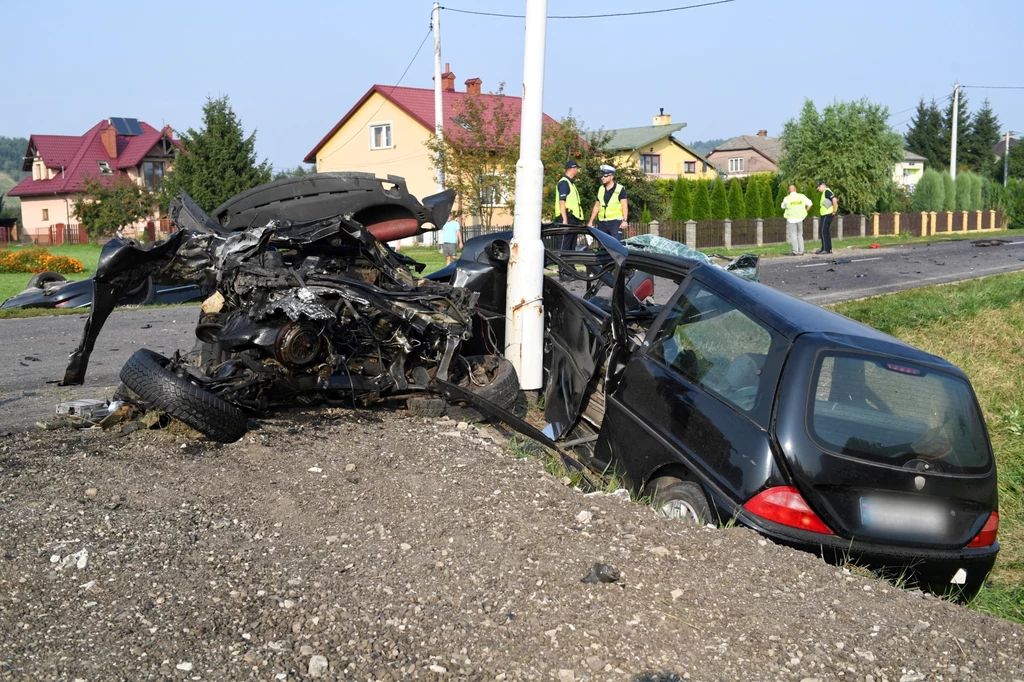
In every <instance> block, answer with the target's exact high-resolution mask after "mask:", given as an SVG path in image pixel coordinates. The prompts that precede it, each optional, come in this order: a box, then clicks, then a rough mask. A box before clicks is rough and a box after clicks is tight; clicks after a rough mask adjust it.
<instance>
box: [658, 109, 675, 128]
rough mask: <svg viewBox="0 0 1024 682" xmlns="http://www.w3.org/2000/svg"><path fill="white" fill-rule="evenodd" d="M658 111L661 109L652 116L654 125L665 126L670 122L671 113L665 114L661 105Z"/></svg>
mask: <svg viewBox="0 0 1024 682" xmlns="http://www.w3.org/2000/svg"><path fill="white" fill-rule="evenodd" d="M659 111H661V113H660V114H658V115H657V116H655V117H654V125H656V126H667V125H669V124H670V123H672V114H666V113H665V107H661V109H660V110H659Z"/></svg>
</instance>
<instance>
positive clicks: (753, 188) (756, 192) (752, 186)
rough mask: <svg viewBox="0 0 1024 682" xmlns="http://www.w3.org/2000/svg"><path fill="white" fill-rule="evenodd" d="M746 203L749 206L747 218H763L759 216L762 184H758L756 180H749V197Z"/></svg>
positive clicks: (746, 198)
mask: <svg viewBox="0 0 1024 682" xmlns="http://www.w3.org/2000/svg"><path fill="white" fill-rule="evenodd" d="M755 177H756V176H755ZM733 182H735V180H734V181H733ZM744 201H745V203H746V205H747V215H746V217H747V218H760V217H761V216H760V215H758V214H759V213H760V212H761V183H760V182H756V181H755V178H750V179H749V180H747V196H746V197H745V198H744Z"/></svg>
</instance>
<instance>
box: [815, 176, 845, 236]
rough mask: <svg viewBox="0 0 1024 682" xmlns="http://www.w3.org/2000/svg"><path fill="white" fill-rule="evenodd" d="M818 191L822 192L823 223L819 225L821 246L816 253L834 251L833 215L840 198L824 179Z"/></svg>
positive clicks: (819, 184) (837, 208)
mask: <svg viewBox="0 0 1024 682" xmlns="http://www.w3.org/2000/svg"><path fill="white" fill-rule="evenodd" d="M818 191H819V192H821V210H820V213H821V223H820V225H819V226H818V237H819V238H820V239H821V248H820V249H818V250H817V251H815V252H814V253H832V232H831V230H832V216H834V215H835V214H836V212H837V211H838V210H839V200H838V199H836V195H835V194H833V193H832V190H830V189H829V188H828V185H826V184H825V181H824V180H822V181H821V182H819V183H818Z"/></svg>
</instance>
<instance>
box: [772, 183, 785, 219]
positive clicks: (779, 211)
mask: <svg viewBox="0 0 1024 682" xmlns="http://www.w3.org/2000/svg"><path fill="white" fill-rule="evenodd" d="M787 194H789V184H788V183H786V182H785V181H782V182H780V183H779V190H778V192H777V193H776V194H775V205H774V206H772V216H774V217H776V218H781V217H783V216H785V215H786V211H785V209H783V208H782V202H783V201H785V200H786V195H787Z"/></svg>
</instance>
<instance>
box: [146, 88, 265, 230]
mask: <svg viewBox="0 0 1024 682" xmlns="http://www.w3.org/2000/svg"><path fill="white" fill-rule="evenodd" d="M180 137H181V146H182V150H183V151H182V153H178V154H177V155H176V156H175V159H174V170H173V171H172V172H170V173H168V174H167V176H166V177H165V178H164V182H163V190H164V192H163V203H166V202H167V201H169V200H170V199H171V198H173V197H174V196H176V195H177V193H178V189H179V188H181V189H184V190H185V191H186V192H188V193H189V195H190V196H191V197H192V198H193V199H194V200H195V202H196V203H197V204H199V206H200V208H202V209H203V210H205V211H212V210H213V209H215V208H216V207H217V206H219V205H220V204H222V203H224V202H225V201H226V200H228V199H230V198H231V197H233V196H234V195H236V194H238V193H239V192H244V191H245V190H247V189H251V188H253V187H256V186H257V185H261V184H263V183H265V182H269V181H270V176H271V170H270V162H269V161H266V160H264V161H262V162H257V161H256V131H255V130H254V131H253V132H252V133H251V134H250V135H249V136H248V137H245V135H244V133H243V131H242V122H241V121H240V120H239V119H238V117H237V116H236V115H235V112H234V111H233V110H232V109H231V104H230V103H229V102H228V97H227V95H225V96H223V97H218V98H216V99H213V98H210V99H207V100H206V104H205V105H203V126H202V127H201V128H200V129H199V130H193V129H192V128H189V129H188V130H187V131H186V132H184V133H181V134H180Z"/></svg>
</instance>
